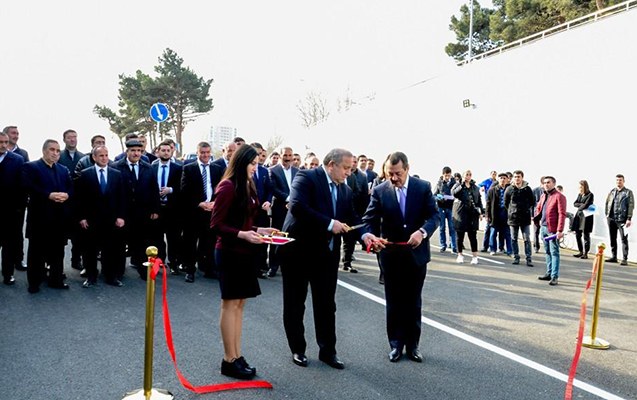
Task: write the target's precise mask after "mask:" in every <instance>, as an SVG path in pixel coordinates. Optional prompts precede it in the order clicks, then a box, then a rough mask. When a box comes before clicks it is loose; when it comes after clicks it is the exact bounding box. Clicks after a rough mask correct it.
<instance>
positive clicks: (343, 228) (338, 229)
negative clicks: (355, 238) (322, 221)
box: [332, 220, 349, 235]
mask: <svg viewBox="0 0 637 400" xmlns="http://www.w3.org/2000/svg"><path fill="white" fill-rule="evenodd" d="M348 228H349V227H348V226H347V224H344V223H342V222H341V221H338V220H334V225H332V233H333V234H335V235H339V234H341V233H347V232H349V229H348Z"/></svg>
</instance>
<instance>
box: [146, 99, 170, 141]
mask: <svg viewBox="0 0 637 400" xmlns="http://www.w3.org/2000/svg"><path fill="white" fill-rule="evenodd" d="M150 118H152V120H153V121H155V122H157V137H159V124H160V123H162V122H164V121H166V120H167V119H168V106H166V104H164V103H155V104H153V105H152V106H150Z"/></svg>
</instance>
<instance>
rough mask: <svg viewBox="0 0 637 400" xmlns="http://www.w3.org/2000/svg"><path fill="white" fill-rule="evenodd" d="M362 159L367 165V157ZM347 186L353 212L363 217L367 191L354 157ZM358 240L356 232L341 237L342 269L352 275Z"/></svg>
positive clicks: (365, 182)
mask: <svg viewBox="0 0 637 400" xmlns="http://www.w3.org/2000/svg"><path fill="white" fill-rule="evenodd" d="M360 157H364V160H365V163H367V157H365V156H360ZM346 183H347V186H349V187H350V189H352V192H353V199H354V210H356V213H357V214H358V215H363V214H364V213H365V210H366V209H367V205H368V204H369V189H368V188H367V178H366V177H365V175H363V173H362V172H361V171H360V170H359V169H358V158H356V157H354V162H353V164H352V173H351V174H350V176H348V177H347V181H346ZM358 240H360V235H359V233H358V232H352V233H350V234H348V235H345V237H343V269H344V270H345V271H349V272H352V273H357V272H358V270H357V269H356V268H354V267H353V266H352V261H354V248H355V247H356V242H357V241H358Z"/></svg>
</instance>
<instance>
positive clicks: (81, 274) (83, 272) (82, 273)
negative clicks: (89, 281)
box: [80, 269, 88, 278]
mask: <svg viewBox="0 0 637 400" xmlns="http://www.w3.org/2000/svg"><path fill="white" fill-rule="evenodd" d="M80 276H81V277H82V278H86V277H87V276H88V272H86V269H83V270H81V271H80Z"/></svg>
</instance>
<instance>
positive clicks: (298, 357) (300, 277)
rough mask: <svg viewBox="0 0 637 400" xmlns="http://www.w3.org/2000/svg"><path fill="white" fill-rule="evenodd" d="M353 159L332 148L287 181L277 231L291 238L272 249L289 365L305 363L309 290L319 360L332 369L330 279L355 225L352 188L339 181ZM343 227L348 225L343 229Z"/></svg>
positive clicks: (333, 283)
mask: <svg viewBox="0 0 637 400" xmlns="http://www.w3.org/2000/svg"><path fill="white" fill-rule="evenodd" d="M352 160H353V156H352V153H350V152H349V151H347V150H344V149H333V150H331V151H330V152H329V153H327V155H326V156H325V159H324V160H323V165H322V166H321V167H319V168H314V169H309V170H307V169H306V170H301V171H299V172H298V173H297V175H296V177H295V178H294V180H293V182H292V188H291V190H290V204H289V210H288V213H287V216H286V218H285V222H284V224H283V231H286V232H288V234H289V237H290V238H293V239H295V241H294V242H291V243H289V244H287V245H285V246H281V247H279V248H278V253H279V255H280V260H281V271H282V275H283V324H284V327H285V334H286V336H287V339H288V344H289V346H290V350H291V351H292V361H293V362H294V363H295V364H296V365H298V366H301V367H306V366H307V364H308V360H307V357H306V355H305V350H306V347H307V343H306V342H305V334H304V332H305V327H304V325H303V315H304V313H305V299H306V298H307V289H308V286H310V287H311V288H312V307H313V310H314V326H315V329H316V341H317V343H318V346H319V360H321V361H323V362H324V363H326V364H327V365H329V366H330V367H332V368H336V369H343V368H344V367H345V366H344V364H343V363H342V362H341V361H340V360H339V359H338V357H337V356H336V302H335V299H334V297H335V295H336V280H337V276H338V264H339V259H340V247H341V236H342V234H343V233H345V232H348V231H350V230H351V229H352V228H350V226H349V225H354V224H355V223H357V222H359V221H360V220H359V217H358V216H357V215H356V213H355V211H354V204H353V202H352V190H351V189H350V188H349V187H348V186H347V185H345V184H343V182H344V181H345V179H346V178H347V177H348V176H349V175H350V173H351V166H352ZM348 224H349V225H348Z"/></svg>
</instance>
